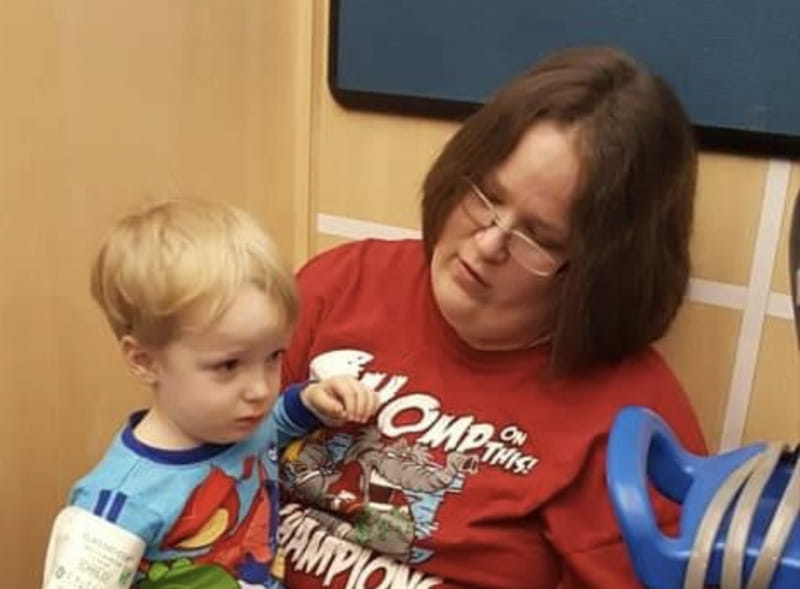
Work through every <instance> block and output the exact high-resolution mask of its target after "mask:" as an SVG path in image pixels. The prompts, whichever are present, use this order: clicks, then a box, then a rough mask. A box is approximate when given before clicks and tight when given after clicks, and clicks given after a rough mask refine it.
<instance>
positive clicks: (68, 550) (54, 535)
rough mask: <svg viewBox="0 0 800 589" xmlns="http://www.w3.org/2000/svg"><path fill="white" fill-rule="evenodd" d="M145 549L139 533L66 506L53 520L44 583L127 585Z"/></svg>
mask: <svg viewBox="0 0 800 589" xmlns="http://www.w3.org/2000/svg"><path fill="white" fill-rule="evenodd" d="M144 550H145V543H144V541H143V540H142V539H141V538H139V536H137V535H136V534H133V533H131V532H129V531H128V530H126V529H124V528H121V527H119V526H116V525H114V524H112V523H111V522H109V521H107V520H105V519H103V518H101V517H98V516H96V515H94V514H93V513H91V512H89V511H86V510H85V509H81V508H80V507H75V506H70V507H65V508H64V509H62V510H61V512H60V513H59V514H58V516H57V517H56V520H55V522H54V523H53V531H52V532H51V534H50V542H49V544H48V546H47V556H46V557H45V565H44V581H43V584H42V587H43V589H78V588H81V589H83V588H87V589H127V587H130V586H131V584H132V583H133V580H134V576H135V574H136V570H137V568H138V566H139V561H140V560H141V559H142V555H143V554H144Z"/></svg>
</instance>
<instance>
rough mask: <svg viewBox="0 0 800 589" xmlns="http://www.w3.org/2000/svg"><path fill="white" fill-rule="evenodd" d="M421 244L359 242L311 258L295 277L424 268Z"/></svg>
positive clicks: (412, 241) (380, 241)
mask: <svg viewBox="0 0 800 589" xmlns="http://www.w3.org/2000/svg"><path fill="white" fill-rule="evenodd" d="M424 260H425V256H424V252H423V248H422V242H421V241H420V240H418V239H403V240H385V239H362V240H358V241H351V242H348V243H344V244H341V245H337V246H335V247H332V248H331V249H328V250H325V251H323V252H321V253H319V254H317V255H315V256H313V257H312V258H311V259H310V260H309V261H308V262H306V264H305V265H303V267H302V268H301V269H300V271H299V273H298V277H299V278H300V279H301V280H302V279H304V278H307V277H309V276H314V277H316V276H319V275H324V276H326V277H329V278H330V277H336V278H339V277H341V276H342V275H343V274H347V275H349V276H353V275H361V274H363V273H365V272H369V273H374V272H378V271H381V270H387V269H398V268H406V267H409V266H413V265H417V266H419V265H422V264H424Z"/></svg>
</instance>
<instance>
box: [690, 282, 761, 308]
mask: <svg viewBox="0 0 800 589" xmlns="http://www.w3.org/2000/svg"><path fill="white" fill-rule="evenodd" d="M687 298H688V299H689V300H690V301H693V302H695V303H705V304H707V305H714V306H716V307H725V308H728V309H737V310H739V309H744V305H745V302H746V301H747V289H746V288H745V287H744V286H739V285H737V284H728V283H726V282H716V281H714V280H705V279H703V278H692V279H691V280H690V281H689V292H688V294H687Z"/></svg>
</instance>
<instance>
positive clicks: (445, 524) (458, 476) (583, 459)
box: [280, 240, 703, 589]
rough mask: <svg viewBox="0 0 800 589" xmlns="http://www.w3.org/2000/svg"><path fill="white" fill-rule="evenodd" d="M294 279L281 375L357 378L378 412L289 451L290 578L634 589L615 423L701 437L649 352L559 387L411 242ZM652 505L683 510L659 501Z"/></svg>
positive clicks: (296, 581)
mask: <svg viewBox="0 0 800 589" xmlns="http://www.w3.org/2000/svg"><path fill="white" fill-rule="evenodd" d="M299 284H300V291H301V295H302V308H301V316H300V322H299V325H298V327H297V329H296V331H295V333H294V336H293V340H292V342H291V344H290V346H289V349H288V352H287V354H286V358H285V363H284V373H283V378H284V381H286V382H296V381H299V380H303V379H306V378H309V377H312V378H313V377H318V378H324V377H326V376H331V375H333V374H343V373H349V374H352V375H355V376H358V377H359V378H361V379H362V381H364V382H366V383H367V384H369V385H370V386H372V387H373V388H374V389H375V390H377V391H378V392H379V394H380V397H381V406H380V409H379V410H378V412H377V414H376V416H375V418H374V419H373V420H372V422H371V423H369V424H367V425H365V426H345V427H343V428H340V429H323V430H321V431H319V432H317V433H316V434H313V435H311V436H309V437H308V438H307V439H305V440H302V441H298V442H295V443H294V444H292V445H291V446H290V447H289V448H288V450H287V452H286V453H285V455H284V457H283V460H282V463H283V477H282V478H283V481H284V483H285V487H284V499H283V503H284V507H283V509H282V522H281V530H280V542H281V545H282V550H283V557H284V558H285V561H284V563H285V573H286V583H287V585H288V586H289V587H291V588H292V589H305V588H311V587H334V588H361V587H363V588H378V587H380V588H400V587H418V588H423V587H424V588H428V587H497V588H500V587H507V588H512V587H513V588H526V589H538V588H541V589H553V588H555V587H557V586H559V583H560V587H562V588H563V589H576V588H590V587H591V588H603V589H625V588H627V587H639V584H638V583H637V582H636V579H635V577H634V574H633V570H632V567H631V565H630V563H629V561H628V556H627V552H626V549H625V547H624V545H623V544H622V542H621V538H620V532H619V529H618V526H617V524H616V520H615V518H614V515H613V512H612V509H611V505H610V502H609V499H608V493H607V489H606V484H605V449H606V441H607V437H608V432H609V429H610V427H611V424H612V422H613V419H614V417H615V415H616V414H617V412H618V411H619V410H620V409H621V408H622V407H624V406H626V405H643V406H646V407H650V408H652V409H654V410H655V411H656V412H657V413H659V414H660V415H661V416H662V417H663V418H664V419H665V420H666V421H667V423H668V424H669V425H670V426H671V427H672V428H673V429H674V431H675V432H676V434H677V435H678V436H679V438H681V439H682V440H683V443H684V444H685V445H686V446H687V447H688V448H690V449H694V450H696V451H700V450H702V448H703V441H702V436H701V433H700V429H699V427H698V424H697V421H696V419H695V416H694V414H693V412H692V409H691V407H690V405H689V403H688V401H687V399H686V396H685V395H684V393H683V391H682V390H681V387H680V385H679V383H678V382H677V381H676V379H675V377H674V376H673V375H672V373H671V372H670V370H669V369H668V368H667V366H666V365H665V363H664V362H663V361H662V359H661V358H660V357H659V356H658V354H657V353H656V352H655V351H653V350H651V349H648V350H645V351H643V352H642V353H641V354H639V355H637V356H635V357H631V358H629V359H628V360H626V361H624V362H622V363H620V364H619V365H617V366H614V367H613V368H608V369H603V370H598V371H595V372H593V373H591V374H589V375H586V376H584V377H582V378H570V379H558V380H548V379H547V378H546V377H545V376H544V374H545V373H546V366H547V362H548V353H549V350H548V347H547V346H546V345H545V346H540V347H537V348H533V349H528V350H516V351H510V352H479V351H476V350H474V349H472V348H470V347H468V346H467V345H466V344H465V343H464V342H463V341H461V340H460V339H459V338H458V336H457V335H456V334H455V332H454V331H453V330H452V328H451V327H450V326H449V325H448V324H447V323H446V322H445V320H444V319H443V317H442V316H441V315H440V313H439V311H438V309H437V308H436V306H435V303H434V300H433V296H432V292H431V286H430V271H429V266H428V263H427V260H426V258H425V255H424V252H423V249H422V244H421V242H419V241H415V240H409V241H399V242H387V241H376V240H369V241H363V242H357V243H352V244H347V245H344V246H341V247H338V248H335V249H333V250H331V251H329V252H326V253H324V254H322V255H320V256H317V257H316V258H314V259H313V260H312V261H311V262H309V263H308V264H307V265H306V266H305V267H304V268H303V269H302V271H301V272H300V274H299ZM657 513H658V515H659V519H660V521H662V522H669V521H674V520H675V518H676V512H675V510H674V508H672V507H670V506H668V505H667V503H666V502H658V503H657Z"/></svg>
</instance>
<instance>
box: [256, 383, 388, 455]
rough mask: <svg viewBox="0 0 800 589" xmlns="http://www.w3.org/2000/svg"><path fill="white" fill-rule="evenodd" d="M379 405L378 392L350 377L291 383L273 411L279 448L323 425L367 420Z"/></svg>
mask: <svg viewBox="0 0 800 589" xmlns="http://www.w3.org/2000/svg"><path fill="white" fill-rule="evenodd" d="M377 406H378V396H377V394H376V393H375V391H373V390H372V389H370V388H369V387H367V386H365V385H364V384H362V383H361V382H359V381H358V380H357V379H355V378H352V377H349V376H335V377H332V378H326V379H323V380H321V381H319V382H315V381H306V382H303V383H299V384H294V385H291V386H289V387H288V388H287V389H286V390H285V391H284V393H283V394H282V395H281V396H280V397H279V398H278V402H277V403H276V404H275V407H274V408H273V410H272V415H271V417H272V420H273V423H274V425H275V427H276V429H277V434H278V447H279V448H283V447H285V446H286V444H288V443H289V442H290V441H291V440H292V439H295V438H300V437H304V436H305V435H306V434H308V433H309V432H311V431H313V430H315V429H317V428H319V427H320V426H322V425H327V426H338V425H342V424H343V423H345V422H346V421H353V422H357V423H365V422H366V421H367V420H368V419H369V418H370V417H372V415H373V414H374V413H375V410H376V409H377Z"/></svg>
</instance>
